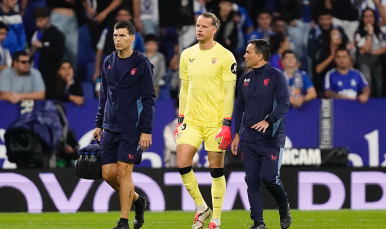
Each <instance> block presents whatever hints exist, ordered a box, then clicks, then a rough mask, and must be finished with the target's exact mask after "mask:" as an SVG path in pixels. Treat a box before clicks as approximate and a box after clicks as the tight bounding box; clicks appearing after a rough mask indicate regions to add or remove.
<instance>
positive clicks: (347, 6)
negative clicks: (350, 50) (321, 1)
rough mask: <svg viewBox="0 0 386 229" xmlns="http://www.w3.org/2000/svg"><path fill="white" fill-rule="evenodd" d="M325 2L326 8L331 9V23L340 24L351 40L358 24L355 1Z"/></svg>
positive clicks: (329, 0) (331, 0)
mask: <svg viewBox="0 0 386 229" xmlns="http://www.w3.org/2000/svg"><path fill="white" fill-rule="evenodd" d="M378 1H379V0H378ZM325 4H326V8H327V9H330V10H331V14H332V17H333V18H332V23H333V24H334V25H338V26H341V27H342V28H343V29H344V31H345V33H346V34H347V38H348V39H349V41H350V42H353V40H354V34H355V31H356V30H357V28H358V25H359V22H358V7H357V3H356V2H355V1H353V0H339V1H333V0H325Z"/></svg>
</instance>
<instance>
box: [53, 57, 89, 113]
mask: <svg viewBox="0 0 386 229" xmlns="http://www.w3.org/2000/svg"><path fill="white" fill-rule="evenodd" d="M54 88H55V93H54V95H53V97H52V98H50V99H56V100H58V101H61V102H69V101H71V102H73V103H75V104H76V105H78V106H81V105H83V104H84V98H83V90H82V84H81V83H79V82H78V81H77V80H76V79H75V77H74V68H73V67H72V66H71V63H70V61H68V60H64V61H62V62H61V63H60V64H59V68H58V69H57V73H56V82H55V87H54Z"/></svg>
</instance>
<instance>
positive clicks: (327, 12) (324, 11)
mask: <svg viewBox="0 0 386 229" xmlns="http://www.w3.org/2000/svg"><path fill="white" fill-rule="evenodd" d="M325 15H332V12H331V10H330V9H327V8H325V7H324V8H322V9H320V10H319V11H318V17H320V16H325Z"/></svg>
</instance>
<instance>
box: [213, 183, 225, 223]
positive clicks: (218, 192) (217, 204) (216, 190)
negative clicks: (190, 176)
mask: <svg viewBox="0 0 386 229" xmlns="http://www.w3.org/2000/svg"><path fill="white" fill-rule="evenodd" d="M225 190H226V183H225V176H221V177H218V178H212V204H213V216H212V218H216V219H220V217H221V211H222V203H223V202H224V196H225Z"/></svg>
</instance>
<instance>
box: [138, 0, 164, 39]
mask: <svg viewBox="0 0 386 229" xmlns="http://www.w3.org/2000/svg"><path fill="white" fill-rule="evenodd" d="M133 11H134V18H135V23H136V27H137V29H138V31H139V32H140V33H142V34H144V35H147V34H156V35H158V34H159V25H158V20H159V16H158V0H133Z"/></svg>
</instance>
